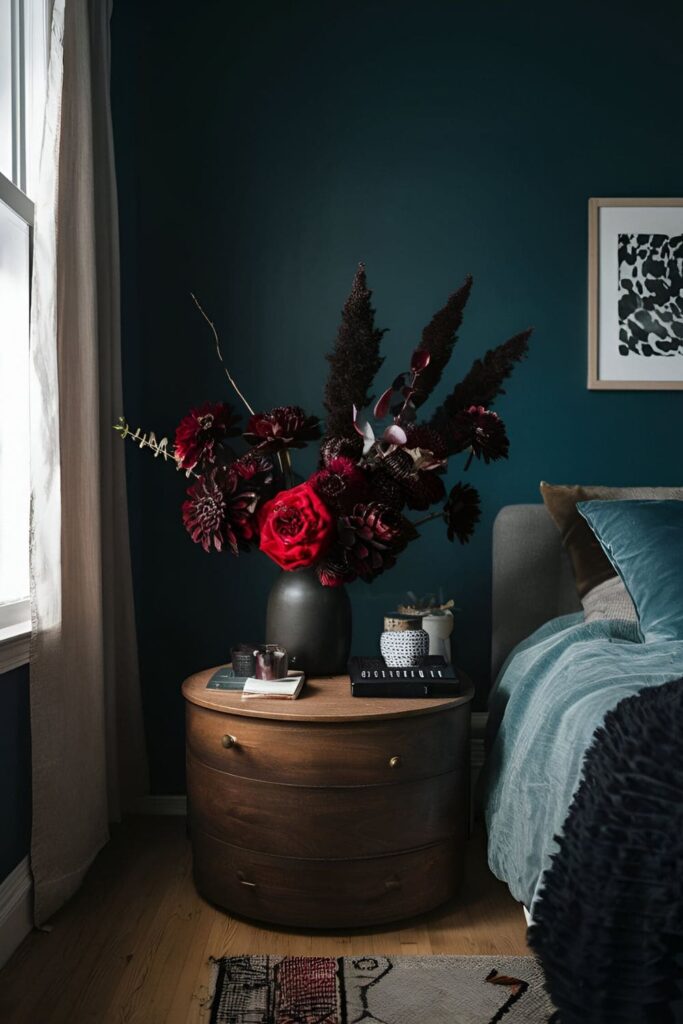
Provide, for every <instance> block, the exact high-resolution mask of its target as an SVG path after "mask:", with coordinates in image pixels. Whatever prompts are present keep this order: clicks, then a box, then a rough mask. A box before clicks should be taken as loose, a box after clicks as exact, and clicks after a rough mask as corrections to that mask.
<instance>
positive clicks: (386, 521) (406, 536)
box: [338, 502, 417, 581]
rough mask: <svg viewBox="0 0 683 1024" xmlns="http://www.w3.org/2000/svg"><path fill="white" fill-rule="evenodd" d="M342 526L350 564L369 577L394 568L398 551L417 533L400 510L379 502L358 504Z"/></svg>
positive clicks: (344, 545)
mask: <svg viewBox="0 0 683 1024" xmlns="http://www.w3.org/2000/svg"><path fill="white" fill-rule="evenodd" d="M338 530H339V540H340V542H341V545H342V546H343V547H344V548H346V558H347V561H348V564H349V566H350V568H351V569H352V570H353V572H354V573H355V574H356V575H358V576H360V577H361V579H363V580H366V581H367V580H372V579H374V578H375V576H379V574H380V573H382V572H384V570H385V569H389V568H391V566H392V565H393V564H394V562H395V561H396V555H397V554H398V553H399V552H400V551H403V549H404V548H405V546H406V545H407V544H408V542H409V541H411V540H413V538H414V537H415V536H417V533H416V530H415V527H414V526H413V525H412V523H409V522H408V520H407V519H405V518H404V517H403V516H402V515H401V514H400V512H397V511H396V509H393V508H389V507H388V506H387V505H380V504H379V503H378V502H370V503H369V504H367V505H362V504H359V505H356V506H354V508H353V511H352V512H351V513H350V514H349V515H347V516H342V517H341V518H340V519H339V522H338Z"/></svg>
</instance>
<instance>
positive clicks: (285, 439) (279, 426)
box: [244, 405, 320, 452]
mask: <svg viewBox="0 0 683 1024" xmlns="http://www.w3.org/2000/svg"><path fill="white" fill-rule="evenodd" d="M318 437H320V420H319V419H318V417H317V416H307V415H306V413H305V412H304V410H303V409H302V408H301V407H300V406H298V405H281V406H278V407H277V408H275V409H271V411H270V412H257V413H254V415H253V416H252V417H251V418H250V420H249V422H248V423H247V429H246V430H245V432H244V438H245V440H246V441H248V442H249V444H251V445H253V446H254V447H255V448H257V449H258V450H259V451H261V452H278V451H281V450H282V449H283V448H304V447H305V446H306V445H307V444H308V442H309V441H315V440H316V438H318Z"/></svg>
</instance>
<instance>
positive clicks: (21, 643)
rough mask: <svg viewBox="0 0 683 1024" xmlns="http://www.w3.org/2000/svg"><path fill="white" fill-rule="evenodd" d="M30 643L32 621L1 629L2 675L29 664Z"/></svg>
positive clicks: (0, 667)
mask: <svg viewBox="0 0 683 1024" xmlns="http://www.w3.org/2000/svg"><path fill="white" fill-rule="evenodd" d="M30 643H31V623H30V621H29V622H18V623H16V624H15V625H13V626H5V627H4V629H0V674H2V673H3V672H9V671H10V669H13V668H19V666H20V665H27V664H28V661H29V646H30Z"/></svg>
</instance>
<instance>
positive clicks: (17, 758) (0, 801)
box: [0, 665, 31, 882]
mask: <svg viewBox="0 0 683 1024" xmlns="http://www.w3.org/2000/svg"><path fill="white" fill-rule="evenodd" d="M0 808H2V827H0V882H2V880H3V879H4V878H6V877H7V875H8V874H9V873H10V871H11V870H12V869H13V868H15V867H16V866H17V864H18V863H19V861H20V860H21V859H22V858H23V857H25V856H26V854H27V853H28V848H29V839H30V834H31V725H30V711H29V689H28V665H24V666H22V667H21V668H16V669H13V670H12V671H11V672H4V673H3V674H2V675H0Z"/></svg>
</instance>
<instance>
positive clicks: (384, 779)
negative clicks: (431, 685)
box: [187, 703, 469, 787]
mask: <svg viewBox="0 0 683 1024" xmlns="http://www.w3.org/2000/svg"><path fill="white" fill-rule="evenodd" d="M468 739H469V707H468V706H466V705H464V706H462V707H460V708H449V709H446V710H445V711H442V712H440V713H435V714H431V715H420V716H419V717H418V718H407V717H403V718H390V719H377V720H375V721H359V722H326V721H321V722H317V723H312V722H308V721H305V722H291V721H290V722H283V721H268V720H267V719H262V718H261V719H257V718H245V717H242V716H238V715H232V714H219V713H217V712H216V711H212V710H209V709H208V708H202V707H198V706H197V705H195V704H190V703H188V705H187V749H188V753H189V754H191V755H192V756H193V757H194V758H196V760H197V761H201V762H202V763H203V764H206V765H209V766H210V767H211V768H215V769H217V770H218V771H220V772H226V773H228V774H230V775H235V776H239V777H241V778H245V779H258V780H262V781H264V782H280V783H286V784H287V785H290V786H322V787H330V786H331V787H335V786H373V785H391V784H395V783H399V782H405V781H407V780H408V779H424V778H430V777H432V776H434V775H441V774H442V773H443V772H449V771H453V770H454V769H455V768H459V767H461V766H462V765H463V764H464V763H466V761H467V758H468V756H469V744H468Z"/></svg>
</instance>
